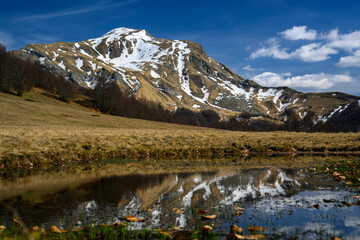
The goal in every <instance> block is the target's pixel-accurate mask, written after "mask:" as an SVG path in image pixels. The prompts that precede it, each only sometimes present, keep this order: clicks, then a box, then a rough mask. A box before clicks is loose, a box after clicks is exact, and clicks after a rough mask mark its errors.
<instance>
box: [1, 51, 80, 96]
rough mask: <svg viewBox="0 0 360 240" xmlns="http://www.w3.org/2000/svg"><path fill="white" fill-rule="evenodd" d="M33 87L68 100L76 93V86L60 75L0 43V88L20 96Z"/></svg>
mask: <svg viewBox="0 0 360 240" xmlns="http://www.w3.org/2000/svg"><path fill="white" fill-rule="evenodd" d="M33 87H38V88H42V89H44V90H46V91H49V92H52V93H56V94H58V95H59V98H60V99H61V100H63V101H66V102H69V101H71V100H72V99H73V98H74V97H75V95H76V86H75V84H74V83H73V82H71V81H69V80H66V79H65V78H64V77H62V76H57V75H54V74H52V73H50V72H48V71H47V70H45V69H43V67H42V66H41V65H40V64H39V63H36V62H31V61H28V60H24V59H21V58H20V57H19V56H16V55H15V54H14V53H10V52H7V51H6V48H5V46H4V45H2V44H0V89H1V90H3V91H6V92H9V93H12V92H13V93H15V94H16V95H18V96H22V95H23V94H24V92H26V91H29V90H30V89H31V88H33Z"/></svg>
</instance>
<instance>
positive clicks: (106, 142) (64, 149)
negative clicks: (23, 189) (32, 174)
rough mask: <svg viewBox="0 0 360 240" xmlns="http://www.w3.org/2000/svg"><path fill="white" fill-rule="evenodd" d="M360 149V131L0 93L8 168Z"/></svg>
mask: <svg viewBox="0 0 360 240" xmlns="http://www.w3.org/2000/svg"><path fill="white" fill-rule="evenodd" d="M29 100H30V101H29ZM359 151H360V133H289V132H265V133H261V132H259V133H254V132H232V131H224V130H218V129H208V128H199V127H192V126H185V125H176V124H167V123H161V122H152V121H145V120H138V119H129V118H122V117H116V116H110V115H105V114H100V113H99V112H96V111H92V110H89V109H86V108H84V107H81V106H79V105H77V104H74V103H71V104H67V103H63V102H60V101H58V100H56V99H54V98H53V97H49V96H45V95H43V92H42V91H40V90H37V89H35V90H33V91H32V92H30V93H26V94H25V95H24V96H23V97H17V96H13V95H9V94H4V93H0V165H1V166H2V167H3V168H19V167H27V166H32V165H43V164H54V163H55V164H62V163H67V162H69V161H82V160H89V159H92V160H94V159H107V158H109V157H131V158H134V157H139V156H159V157H169V156H174V157H194V156H203V157H204V156H205V157H206V156H214V155H217V156H221V155H224V154H248V153H251V152H359Z"/></svg>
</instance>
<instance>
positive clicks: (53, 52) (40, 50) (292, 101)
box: [15, 28, 359, 122]
mask: <svg viewBox="0 0 360 240" xmlns="http://www.w3.org/2000/svg"><path fill="white" fill-rule="evenodd" d="M15 52H16V54H18V55H20V56H22V57H23V58H25V59H31V60H33V61H39V62H40V63H41V64H42V65H43V66H44V67H45V68H46V69H48V70H49V71H51V72H53V73H56V74H59V75H63V76H66V77H68V79H71V80H73V81H74V82H76V83H78V84H79V85H82V86H84V87H89V88H93V87H94V86H95V85H96V83H97V78H98V77H99V76H104V77H105V78H107V79H108V80H109V81H116V82H117V84H118V85H119V87H120V88H121V89H123V90H124V91H129V92H130V93H132V94H135V95H136V96H137V97H139V98H145V99H148V100H151V101H154V102H160V103H161V104H162V105H164V106H165V107H166V108H167V109H169V110H172V111H174V110H176V109H177V108H181V107H185V108H189V109H192V110H200V109H212V110H215V111H216V112H218V113H220V114H222V115H234V114H239V113H247V114H250V115H251V116H255V117H258V116H268V117H271V118H274V119H278V120H287V118H288V117H289V116H290V115H292V116H297V117H298V118H300V119H302V118H303V117H305V115H306V114H307V113H308V112H310V111H311V112H314V113H315V115H314V118H313V121H314V122H319V121H322V122H326V121H328V118H329V117H331V116H332V113H333V112H334V111H335V110H336V109H343V108H344V107H345V106H347V105H348V104H350V103H352V102H355V101H357V100H359V97H356V96H351V95H347V94H343V93H301V92H297V91H295V90H293V89H290V88H286V87H278V88H267V87H262V86H260V85H258V84H257V83H255V82H254V81H251V80H245V79H243V78H242V77H240V76H238V75H237V74H235V73H234V72H233V71H231V70H230V69H229V68H227V67H226V66H225V65H223V64H221V63H219V62H217V61H215V60H214V59H212V58H210V57H209V56H208V55H207V54H206V53H205V51H204V50H203V49H202V47H201V45H200V44H198V43H194V42H190V41H180V40H166V39H159V38H154V37H152V36H151V35H149V34H148V33H147V32H146V31H145V30H135V29H128V28H117V29H114V30H112V31H110V32H108V33H106V34H105V35H103V36H102V37H99V38H95V39H90V40H86V41H82V42H78V43H65V42H57V43H52V44H30V45H28V46H26V47H24V48H23V49H20V50H18V51H15Z"/></svg>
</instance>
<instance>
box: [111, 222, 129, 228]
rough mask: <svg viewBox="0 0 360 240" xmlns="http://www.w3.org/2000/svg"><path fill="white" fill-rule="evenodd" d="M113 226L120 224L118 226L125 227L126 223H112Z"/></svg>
mask: <svg viewBox="0 0 360 240" xmlns="http://www.w3.org/2000/svg"><path fill="white" fill-rule="evenodd" d="M113 226H114V227H118V226H120V227H125V226H126V223H124V222H119V223H114V224H113Z"/></svg>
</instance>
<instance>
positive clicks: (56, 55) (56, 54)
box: [53, 52, 59, 62]
mask: <svg viewBox="0 0 360 240" xmlns="http://www.w3.org/2000/svg"><path fill="white" fill-rule="evenodd" d="M53 53H54V58H53V62H55V60H56V58H57V57H58V56H59V54H58V53H56V52H53Z"/></svg>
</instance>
